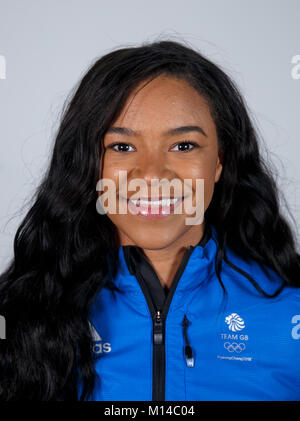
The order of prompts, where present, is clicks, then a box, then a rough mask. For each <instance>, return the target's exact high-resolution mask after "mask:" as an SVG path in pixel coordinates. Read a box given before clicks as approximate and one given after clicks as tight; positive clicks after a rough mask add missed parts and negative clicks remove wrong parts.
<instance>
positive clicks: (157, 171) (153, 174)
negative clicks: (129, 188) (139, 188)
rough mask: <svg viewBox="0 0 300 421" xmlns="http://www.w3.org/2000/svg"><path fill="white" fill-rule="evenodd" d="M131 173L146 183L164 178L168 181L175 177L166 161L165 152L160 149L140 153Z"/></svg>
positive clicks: (149, 183)
mask: <svg viewBox="0 0 300 421" xmlns="http://www.w3.org/2000/svg"><path fill="white" fill-rule="evenodd" d="M132 175H133V176H134V177H135V178H141V179H143V180H145V181H146V183H147V184H148V185H151V180H154V179H158V180H161V179H163V178H164V179H167V180H169V181H170V180H171V179H172V178H174V177H175V173H174V170H173V169H172V167H171V165H170V163H169V162H168V159H167V156H166V154H164V153H163V152H162V151H156V152H155V151H151V152H149V151H148V152H147V153H143V154H142V155H140V156H139V157H138V160H137V162H136V167H135V171H134V172H133V173H132ZM155 184H156V183H155Z"/></svg>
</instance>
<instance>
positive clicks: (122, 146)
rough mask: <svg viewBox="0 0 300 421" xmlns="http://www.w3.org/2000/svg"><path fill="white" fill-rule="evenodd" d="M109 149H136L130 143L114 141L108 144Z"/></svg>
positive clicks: (123, 150) (130, 150) (121, 150)
mask: <svg viewBox="0 0 300 421" xmlns="http://www.w3.org/2000/svg"><path fill="white" fill-rule="evenodd" d="M130 148H131V149H130ZM107 149H112V150H114V151H116V152H132V151H134V148H133V146H131V145H128V143H114V144H112V145H109V146H107Z"/></svg>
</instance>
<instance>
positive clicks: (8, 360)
mask: <svg viewBox="0 0 300 421" xmlns="http://www.w3.org/2000/svg"><path fill="white" fill-rule="evenodd" d="M162 74H163V75H167V76H169V77H176V78H180V79H182V80H185V81H186V82H188V83H189V84H190V85H191V86H192V87H194V88H195V89H196V90H197V91H198V92H199V94H200V95H202V96H203V97H204V98H205V99H206V100H207V102H208V105H209V107H210V111H211V113H212V116H213V119H214V122H215V125H216V128H217V135H218V143H219V151H220V153H222V154H223V171H222V175H221V178H220V180H219V182H218V183H216V185H215V191H214V195H213V198H212V201H211V203H210V205H209V207H208V209H207V211H206V213H205V220H206V221H207V222H208V223H211V224H213V225H214V227H215V228H216V230H217V232H218V236H219V248H218V263H217V265H216V271H217V274H218V277H219V280H220V282H222V281H221V278H220V273H221V268H222V261H223V259H225V258H226V250H225V248H226V247H227V246H229V247H231V248H232V249H233V250H234V251H235V252H236V253H238V254H239V255H240V256H242V257H243V258H245V259H249V258H250V259H255V260H256V261H258V262H260V263H262V264H266V265H268V266H269V267H270V268H272V269H273V270H275V271H276V272H277V273H278V274H279V275H280V276H281V277H282V278H283V279H284V283H285V284H287V285H293V286H299V284H300V265H299V255H298V254H297V252H296V239H295V234H294V233H293V231H292V229H291V227H290V226H289V223H288V222H287V220H286V219H285V218H284V217H283V216H282V214H281V213H280V206H279V205H280V200H279V199H280V197H279V190H278V187H277V186H276V181H275V178H274V176H273V175H272V172H271V170H270V168H269V166H268V165H267V164H266V163H265V161H264V160H263V158H262V156H261V155H262V154H261V152H260V150H259V139H258V135H257V130H256V129H255V128H254V124H253V122H251V120H250V117H249V111H248V109H247V106H246V104H245V102H244V100H243V98H242V96H241V94H240V93H239V90H238V89H237V86H236V84H235V83H234V82H233V81H232V80H231V79H230V78H229V77H228V76H227V75H226V74H225V72H224V71H223V70H222V69H221V68H220V67H219V66H217V65H215V64H214V63H212V62H211V61H210V60H208V59H207V58H206V57H204V56H203V55H202V54H200V53H199V52H198V51H197V49H195V48H192V47H191V46H190V45H188V43H186V42H178V41H173V40H168V39H167V40H158V41H155V42H152V43H149V42H148V43H144V44H142V45H140V46H137V47H125V48H118V49H115V50H113V51H111V52H109V53H107V54H105V55H104V56H102V57H101V58H100V59H98V60H97V61H96V62H95V63H93V64H92V65H91V66H90V68H89V69H88V71H87V72H86V74H85V75H84V77H83V78H82V80H81V81H80V82H79V84H78V86H76V87H75V92H74V93H73V94H72V97H71V99H70V100H68V101H67V102H66V106H65V108H64V110H63V115H62V118H61V122H60V126H59V129H58V131H57V134H56V139H55V143H54V146H53V151H52V156H51V160H50V162H49V167H48V168H47V169H46V171H45V174H44V176H43V180H42V182H41V183H40V185H39V187H38V188H37V189H36V191H35V194H34V197H33V202H32V203H33V204H32V205H31V207H30V209H29V211H28V213H27V214H26V216H25V217H24V219H23V221H22V222H21V224H20V226H19V228H18V229H17V232H16V235H15V238H14V256H13V258H12V259H11V261H10V263H9V265H8V267H7V268H6V270H5V272H4V273H2V275H1V277H0V314H1V315H3V316H4V317H5V319H6V326H7V337H6V340H1V341H0V347H1V348H0V397H1V400H46V401H53V400H77V399H81V400H86V399H88V398H89V397H90V396H91V393H92V391H93V388H94V384H95V379H96V376H95V372H94V363H93V362H94V360H93V356H92V338H91V332H90V329H89V324H88V312H89V308H90V305H91V303H92V301H93V299H94V298H95V296H96V295H97V294H98V293H99V291H100V289H101V288H102V287H103V285H104V283H105V279H106V273H107V270H108V267H107V260H106V255H107V253H110V254H111V255H112V257H113V258H114V259H117V253H116V250H117V248H118V247H119V237H118V234H117V230H116V227H115V226H114V225H113V223H112V222H111V221H110V219H109V218H108V217H107V216H106V215H100V214H99V213H97V211H96V201H97V191H96V184H97V181H98V180H99V173H101V172H100V171H101V168H100V165H101V164H100V160H101V157H102V152H103V147H102V140H103V136H104V134H105V132H106V130H107V129H108V127H109V126H110V125H111V124H112V123H113V122H114V120H115V119H116V118H117V116H118V115H119V113H120V111H121V110H122V107H123V106H124V103H125V100H126V99H127V98H128V95H129V93H130V92H132V91H133V89H134V88H135V87H136V86H137V85H138V84H139V83H140V82H145V84H147V83H149V82H151V80H153V79H154V78H156V77H157V76H159V75H162ZM145 84H143V85H142V87H143V86H145ZM141 89H142V88H141ZM256 286H257V288H258V289H260V288H259V285H256ZM260 292H261V293H263V294H264V295H266V297H268V294H266V293H264V291H262V290H260ZM79 378H80V379H81V381H82V384H83V388H82V393H81V395H80V396H79V397H78V396H77V390H76V388H77V381H78V379H79Z"/></svg>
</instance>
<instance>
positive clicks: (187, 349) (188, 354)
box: [182, 315, 194, 367]
mask: <svg viewBox="0 0 300 421" xmlns="http://www.w3.org/2000/svg"><path fill="white" fill-rule="evenodd" d="M182 325H183V336H184V340H185V345H184V355H185V363H186V365H187V367H194V356H193V350H192V347H191V346H190V343H189V339H188V336H187V328H188V326H189V325H190V321H189V320H188V318H187V317H186V315H184V318H183V321H182Z"/></svg>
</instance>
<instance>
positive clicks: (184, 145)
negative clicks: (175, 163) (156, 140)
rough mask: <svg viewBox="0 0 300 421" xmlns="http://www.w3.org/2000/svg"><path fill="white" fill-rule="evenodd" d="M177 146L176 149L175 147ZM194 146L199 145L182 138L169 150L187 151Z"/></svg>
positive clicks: (197, 146)
mask: <svg viewBox="0 0 300 421" xmlns="http://www.w3.org/2000/svg"><path fill="white" fill-rule="evenodd" d="M176 148H178V149H176ZM194 148H199V145H198V144H197V143H195V142H190V141H189V140H184V141H182V142H179V143H177V144H176V145H175V146H173V147H172V148H171V150H175V151H179V152H189V151H191V150H193V149H194Z"/></svg>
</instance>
